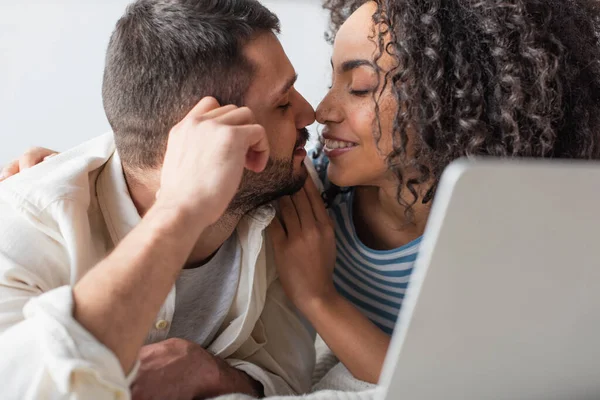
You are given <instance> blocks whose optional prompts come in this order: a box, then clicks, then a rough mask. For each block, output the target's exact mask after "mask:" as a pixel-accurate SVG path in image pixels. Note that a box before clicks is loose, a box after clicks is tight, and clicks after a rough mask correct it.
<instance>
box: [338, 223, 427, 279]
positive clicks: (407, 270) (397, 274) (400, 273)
mask: <svg viewBox="0 0 600 400" xmlns="http://www.w3.org/2000/svg"><path fill="white" fill-rule="evenodd" d="M335 238H336V243H337V249H338V252H343V253H344V254H346V256H347V257H348V258H350V259H352V260H353V261H354V262H355V263H356V264H358V265H359V266H360V267H361V268H362V269H365V270H367V271H371V272H372V273H373V274H376V275H378V276H381V277H384V278H385V277H389V278H403V277H408V276H410V275H411V274H412V267H413V264H414V261H413V262H405V263H404V264H407V265H406V266H405V267H402V269H399V270H393V271H381V270H378V269H375V268H373V267H371V266H369V265H367V264H365V263H364V262H363V261H362V260H357V259H356V258H355V257H353V256H352V253H351V251H350V250H348V248H347V247H346V246H345V245H344V244H343V243H342V241H341V240H340V239H341V238H340V237H339V235H338V233H337V232H336V233H335ZM355 250H356V249H355ZM415 258H416V255H415ZM389 264H395V262H394V261H390V262H389ZM399 267H400V266H399ZM369 276H370V275H369Z"/></svg>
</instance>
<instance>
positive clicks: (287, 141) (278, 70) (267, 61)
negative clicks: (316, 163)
mask: <svg viewBox="0 0 600 400" xmlns="http://www.w3.org/2000/svg"><path fill="white" fill-rule="evenodd" d="M244 53H245V55H246V57H247V58H248V60H249V61H250V62H251V63H252V64H253V65H254V66H255V71H254V76H253V80H252V83H251V84H250V87H249V88H248V91H247V92H246V96H245V105H246V106H248V107H249V108H250V109H251V110H252V111H253V112H254V115H255V116H256V119H257V122H258V123H259V124H260V125H262V126H263V127H264V128H265V130H266V133H267V138H268V140H269V146H270V150H271V153H270V160H269V164H268V165H267V168H266V169H265V170H264V171H263V172H262V173H260V174H255V173H252V172H248V171H247V172H246V174H245V175H244V178H243V179H242V184H241V186H240V189H239V191H238V194H237V195H236V197H235V198H234V200H233V202H232V205H231V208H233V209H238V210H242V211H244V212H246V211H249V210H250V209H253V208H255V207H258V206H260V205H262V204H265V203H268V202H270V201H272V200H275V199H276V198H279V197H281V196H284V195H288V194H292V193H295V192H296V191H298V190H300V188H301V187H302V185H303V184H304V181H305V180H306V177H307V171H306V168H305V167H304V157H305V156H306V151H305V150H304V145H305V144H306V141H307V140H308V131H307V130H306V127H307V126H308V125H310V124H312V123H313V122H314V121H315V114H314V110H313V108H312V107H311V106H310V104H309V103H308V102H307V101H306V99H304V97H302V95H300V93H298V92H297V91H296V89H295V88H294V83H295V81H296V72H295V70H294V67H293V66H292V64H291V63H290V60H289V59H288V58H287V56H286V54H285V52H284V51H283V48H282V47H281V43H279V40H278V39H277V37H276V36H275V35H274V34H272V33H265V34H261V35H259V36H257V37H256V38H255V39H253V40H252V41H250V42H249V43H248V44H247V45H246V46H245V48H244Z"/></svg>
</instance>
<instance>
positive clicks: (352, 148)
mask: <svg viewBox="0 0 600 400" xmlns="http://www.w3.org/2000/svg"><path fill="white" fill-rule="evenodd" d="M362 3H365V2H364V1H357V0H351V1H344V0H328V1H326V2H325V7H326V8H327V9H329V10H330V11H331V13H332V26H333V30H334V33H335V32H336V31H337V35H336V37H335V43H334V51H333V58H332V65H333V78H332V86H331V89H330V90H329V93H328V94H327V96H326V97H325V99H324V100H323V102H322V103H321V104H320V105H319V107H318V109H317V120H318V121H319V122H320V123H321V124H323V125H324V126H325V129H324V131H323V135H322V149H321V154H319V155H317V157H316V159H315V166H316V168H317V171H318V172H320V175H321V177H322V179H323V183H324V184H325V186H326V190H325V193H324V198H325V200H326V203H327V205H328V206H329V213H330V215H331V217H332V219H331V220H329V219H328V218H327V214H326V211H325V208H324V207H323V205H322V203H321V202H320V201H319V200H320V199H319V193H318V191H317V189H316V187H315V185H314V184H313V183H312V182H308V183H307V185H306V187H305V188H304V189H303V190H302V191H301V192H299V193H298V194H296V195H293V196H291V197H289V198H284V199H282V200H281V202H280V206H281V213H280V214H281V215H280V221H276V222H274V223H273V224H272V226H271V228H270V229H271V232H270V234H271V237H272V238H273V242H274V248H275V253H276V260H277V264H278V266H279V274H280V278H281V281H282V283H283V285H284V289H285V290H286V293H287V294H288V296H289V297H290V298H291V299H292V301H293V302H294V303H295V304H296V306H297V307H298V308H299V309H300V310H301V311H302V313H304V315H305V316H306V317H307V318H308V320H309V321H310V322H311V323H312V324H313V325H314V327H315V328H316V330H317V331H318V333H319V334H320V335H321V337H322V338H323V339H324V340H325V342H326V343H327V344H328V345H329V346H330V348H331V349H332V350H333V352H334V353H335V354H336V355H337V357H338V358H339V359H340V361H341V362H342V363H344V364H345V366H346V367H347V368H348V369H349V370H350V372H352V374H353V375H354V376H355V377H356V378H359V379H362V380H365V381H368V382H377V380H378V378H379V374H380V371H381V367H382V364H383V360H384V357H385V353H386V350H387V347H388V344H389V340H390V334H391V333H392V330H393V327H394V324H395V320H396V318H397V314H398V311H399V309H400V307H401V304H402V299H403V296H404V292H405V289H406V287H407V284H408V281H409V278H410V274H411V272H412V266H413V262H414V260H415V257H416V255H417V252H418V246H419V242H420V239H421V236H422V234H423V232H424V228H425V224H426V222H427V217H428V215H429V210H430V205H431V202H432V199H433V197H434V195H435V189H436V185H437V183H438V181H439V178H440V175H441V173H442V171H443V169H444V168H445V167H446V166H447V165H448V164H449V163H450V162H451V161H453V160H455V159H457V158H459V157H463V156H478V155H490V156H500V157H540V158H577V159H599V158H600V45H599V33H600V9H599V3H598V2H597V1H592V0H482V1H474V0H425V1H424V0H377V1H371V2H366V3H365V4H363V5H361V4H362ZM352 11H354V12H353V14H352V15H351V16H350V17H349V18H348V19H347V20H346V16H347V15H348V14H349V13H350V12H352ZM344 21H345V22H344ZM342 23H343V25H342ZM340 25H341V27H340ZM338 27H339V31H338V30H337V29H338ZM325 170H326V174H325ZM325 175H326V177H325ZM557 184H559V183H557ZM342 187H343V188H346V189H343V190H342V189H340V188H342ZM336 249H337V251H336ZM336 253H337V257H336Z"/></svg>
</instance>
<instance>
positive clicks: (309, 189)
mask: <svg viewBox="0 0 600 400" xmlns="http://www.w3.org/2000/svg"><path fill="white" fill-rule="evenodd" d="M304 190H305V193H306V196H307V197H308V200H309V202H310V205H311V207H312V211H313V213H314V216H315V218H316V220H317V221H319V222H320V223H322V224H328V223H330V222H331V220H330V219H329V214H327V210H326V209H325V203H323V199H322V198H321V193H320V192H319V189H317V185H315V182H313V180H312V179H311V178H310V177H308V179H307V180H306V183H305V184H304Z"/></svg>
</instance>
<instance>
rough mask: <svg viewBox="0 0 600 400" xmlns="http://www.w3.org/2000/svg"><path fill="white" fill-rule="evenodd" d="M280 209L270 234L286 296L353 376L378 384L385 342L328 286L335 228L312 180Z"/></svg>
mask: <svg viewBox="0 0 600 400" xmlns="http://www.w3.org/2000/svg"><path fill="white" fill-rule="evenodd" d="M280 210H281V212H280V219H276V220H274V221H273V223H272V224H271V226H270V228H269V234H270V236H271V239H272V241H273V248H274V253H275V261H276V264H277V270H278V273H279V278H280V280H281V283H282V285H283V288H284V290H285V292H286V294H287V296H288V297H289V298H290V299H291V300H292V301H293V303H294V304H295V305H296V307H298V309H299V310H300V311H301V312H302V313H303V314H304V316H305V317H306V318H307V319H308V320H309V321H310V322H311V324H312V325H313V326H314V328H315V329H316V330H317V332H318V333H319V335H321V337H322V338H323V340H324V341H325V342H326V343H327V345H328V346H329V347H330V348H331V350H332V351H333V352H334V353H335V355H336V356H337V357H338V358H339V359H340V361H341V362H342V363H343V364H344V365H345V366H346V367H347V368H348V369H349V370H350V372H351V373H352V374H353V375H354V377H356V378H357V379H360V380H363V381H367V382H370V383H377V381H378V380H379V375H380V373H381V368H382V366H383V362H384V359H385V354H386V352H387V348H388V345H389V341H390V338H389V336H388V335H387V334H385V333H384V332H382V331H381V330H380V329H379V328H378V327H377V326H375V325H374V324H373V323H372V322H371V321H370V320H369V319H368V318H366V317H365V316H364V315H363V314H362V313H361V312H360V311H359V310H358V309H356V308H355V307H354V306H353V305H352V304H351V303H350V302H348V301H347V300H346V299H344V298H343V297H342V296H341V295H339V294H338V292H337V291H336V289H335V287H334V285H333V268H334V266H335V258H336V251H335V235H334V228H333V223H332V222H331V219H330V218H329V216H328V215H327V211H326V210H325V207H324V205H323V202H322V201H321V197H320V195H319V192H318V190H317V189H316V187H315V184H314V183H313V182H312V180H311V179H308V181H307V183H306V184H305V186H304V188H303V189H302V190H301V191H300V192H298V193H296V194H294V195H293V196H291V197H285V198H283V199H281V201H280Z"/></svg>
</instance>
